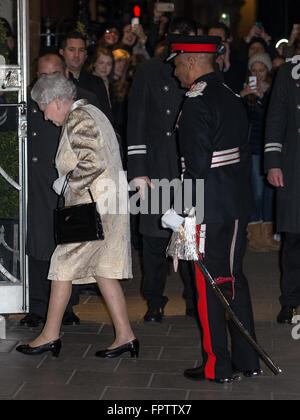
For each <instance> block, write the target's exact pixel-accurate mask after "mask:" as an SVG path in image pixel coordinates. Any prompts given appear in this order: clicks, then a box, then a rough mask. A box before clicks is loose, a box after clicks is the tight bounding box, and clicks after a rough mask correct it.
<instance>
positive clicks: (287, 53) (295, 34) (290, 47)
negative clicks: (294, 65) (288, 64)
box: [280, 24, 300, 58]
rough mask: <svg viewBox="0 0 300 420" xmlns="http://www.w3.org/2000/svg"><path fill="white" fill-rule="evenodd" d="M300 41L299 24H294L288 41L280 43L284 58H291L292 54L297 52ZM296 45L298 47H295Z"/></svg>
mask: <svg viewBox="0 0 300 420" xmlns="http://www.w3.org/2000/svg"><path fill="white" fill-rule="evenodd" d="M299 43H300V25H297V24H296V25H294V26H293V29H292V32H291V35H290V37H289V40H288V43H284V44H282V45H281V46H280V47H281V49H282V54H281V55H282V56H283V57H284V58H292V57H293V56H294V55H297V54H299V52H297V51H298V49H299V46H298V44H299ZM297 46H298V47H297Z"/></svg>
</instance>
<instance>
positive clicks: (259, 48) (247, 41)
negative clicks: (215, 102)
mask: <svg viewBox="0 0 300 420" xmlns="http://www.w3.org/2000/svg"><path fill="white" fill-rule="evenodd" d="M260 53H268V54H269V55H270V56H271V58H272V59H273V58H274V57H276V56H277V55H278V53H277V51H276V49H275V47H273V45H272V39H271V37H270V35H269V34H268V33H267V32H266V30H265V28H264V27H263V26H262V25H260V24H259V23H256V24H255V25H253V27H252V28H251V29H250V31H249V33H248V35H247V36H246V37H245V38H244V39H243V40H242V43H241V45H240V46H239V48H238V50H236V51H235V57H236V59H237V60H238V61H239V63H240V64H241V71H240V74H241V75H242V84H241V85H240V89H239V90H237V91H236V93H239V92H240V91H241V90H242V89H243V85H244V82H245V80H247V78H248V76H249V70H248V62H249V59H250V58H251V56H252V55H254V54H260Z"/></svg>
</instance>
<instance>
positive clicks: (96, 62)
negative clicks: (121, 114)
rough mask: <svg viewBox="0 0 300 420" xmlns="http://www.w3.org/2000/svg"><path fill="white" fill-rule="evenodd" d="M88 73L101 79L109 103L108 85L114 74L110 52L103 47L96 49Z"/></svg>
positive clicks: (112, 58) (112, 57)
mask: <svg viewBox="0 0 300 420" xmlns="http://www.w3.org/2000/svg"><path fill="white" fill-rule="evenodd" d="M88 71H89V72H90V73H92V74H93V75H94V76H97V77H101V79H102V80H103V82H104V84H105V87H106V91H107V95H108V99H109V101H110V83H111V80H112V77H113V74H114V56H113V53H112V51H111V50H109V49H108V48H103V47H98V48H96V50H95V51H94V54H93V57H92V60H91V64H90V65H89V68H88ZM110 103H111V101H110Z"/></svg>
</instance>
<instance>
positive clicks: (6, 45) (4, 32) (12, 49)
mask: <svg viewBox="0 0 300 420" xmlns="http://www.w3.org/2000/svg"><path fill="white" fill-rule="evenodd" d="M0 28H1V41H0V55H2V56H3V57H4V58H5V63H6V64H17V62H18V58H17V49H16V42H15V37H14V34H13V31H12V29H11V26H10V24H9V23H8V21H7V20H6V19H5V18H3V17H0Z"/></svg>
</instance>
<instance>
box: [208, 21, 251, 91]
mask: <svg viewBox="0 0 300 420" xmlns="http://www.w3.org/2000/svg"><path fill="white" fill-rule="evenodd" d="M208 35H209V36H219V37H220V38H221V39H222V42H223V45H224V47H225V49H226V51H225V54H221V55H219V56H218V57H217V59H216V62H217V63H218V65H219V68H220V71H221V73H222V76H223V78H224V82H225V83H226V84H227V85H228V86H229V87H230V88H231V89H232V90H233V91H234V92H236V93H238V92H239V91H240V90H241V88H242V86H243V83H244V80H245V79H244V72H243V64H242V63H241V62H240V61H239V60H238V58H237V57H236V54H235V52H234V51H233V50H232V48H231V44H232V41H233V37H232V35H231V31H230V28H228V27H227V26H226V25H225V24H224V23H215V24H214V25H212V26H211V27H210V28H209V29H208Z"/></svg>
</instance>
